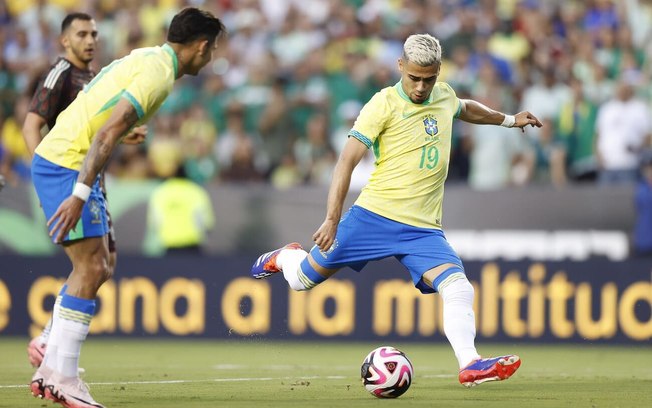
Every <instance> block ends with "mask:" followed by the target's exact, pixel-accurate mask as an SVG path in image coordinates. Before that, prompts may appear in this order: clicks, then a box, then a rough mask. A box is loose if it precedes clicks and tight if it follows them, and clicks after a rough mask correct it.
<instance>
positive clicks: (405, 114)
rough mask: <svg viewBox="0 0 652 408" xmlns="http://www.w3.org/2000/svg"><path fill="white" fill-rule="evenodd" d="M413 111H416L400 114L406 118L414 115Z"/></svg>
mask: <svg viewBox="0 0 652 408" xmlns="http://www.w3.org/2000/svg"><path fill="white" fill-rule="evenodd" d="M415 113H416V112H407V113H405V112H403V113H402V114H401V115H402V116H403V119H407V118H409V117H410V116H412V115H414V114H415Z"/></svg>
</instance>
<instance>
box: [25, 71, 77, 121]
mask: <svg viewBox="0 0 652 408" xmlns="http://www.w3.org/2000/svg"><path fill="white" fill-rule="evenodd" d="M69 69H70V63H68V62H67V61H65V60H61V61H60V62H59V63H58V64H56V65H54V66H53V67H52V68H51V69H50V70H49V71H48V72H47V73H46V74H45V75H43V77H42V78H41V80H40V81H39V82H38V85H37V86H36V90H35V91H34V95H33V96H32V100H31V102H30V104H29V111H30V112H32V113H36V114H37V115H39V116H41V117H42V118H44V119H45V121H46V123H48V125H51V124H53V123H54V121H55V120H56V119H57V115H58V114H59V110H58V107H59V102H60V101H61V98H62V94H63V86H64V83H65V81H66V78H68V74H69V73H70V71H69Z"/></svg>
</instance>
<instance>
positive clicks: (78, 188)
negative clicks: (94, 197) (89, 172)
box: [72, 183, 91, 202]
mask: <svg viewBox="0 0 652 408" xmlns="http://www.w3.org/2000/svg"><path fill="white" fill-rule="evenodd" d="M72 195H74V196H75V197H77V198H79V199H80V200H82V201H83V202H86V201H88V197H90V195H91V188H90V187H88V186H87V185H86V184H84V183H77V184H75V188H74V190H72Z"/></svg>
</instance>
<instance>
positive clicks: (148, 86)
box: [122, 64, 169, 119]
mask: <svg viewBox="0 0 652 408" xmlns="http://www.w3.org/2000/svg"><path fill="white" fill-rule="evenodd" d="M167 82H168V76H167V75H166V73H165V71H164V70H162V69H160V67H158V66H157V64H151V65H145V64H143V65H142V66H141V67H139V69H138V70H137V71H136V72H135V73H134V75H133V77H132V80H131V82H130V83H129V86H128V87H127V88H126V89H125V90H124V92H123V93H122V97H123V98H125V99H127V100H128V101H129V102H131V104H132V105H133V106H134V108H135V109H136V112H137V113H138V119H140V118H142V117H143V116H145V115H146V114H147V113H149V112H150V111H152V110H156V109H157V108H158V107H159V106H160V105H161V103H163V100H165V98H166V97H167V94H168V89H169V84H168V83H167Z"/></svg>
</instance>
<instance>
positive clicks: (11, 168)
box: [0, 97, 31, 186]
mask: <svg viewBox="0 0 652 408" xmlns="http://www.w3.org/2000/svg"><path fill="white" fill-rule="evenodd" d="M28 104H29V100H28V99H27V98H24V97H21V98H19V99H18V101H16V106H15V107H14V112H13V115H11V116H10V117H8V118H6V119H5V120H4V121H3V122H2V126H1V127H0V144H2V146H3V148H4V154H2V156H1V157H0V173H2V174H4V175H5V178H6V181H7V183H8V184H9V185H13V186H16V185H17V184H18V183H20V182H27V181H29V180H30V179H31V177H30V164H29V162H30V152H29V150H28V149H27V147H26V146H25V142H24V141H23V135H22V133H21V131H20V126H21V124H22V123H23V121H24V120H25V115H26V114H27V107H28Z"/></svg>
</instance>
